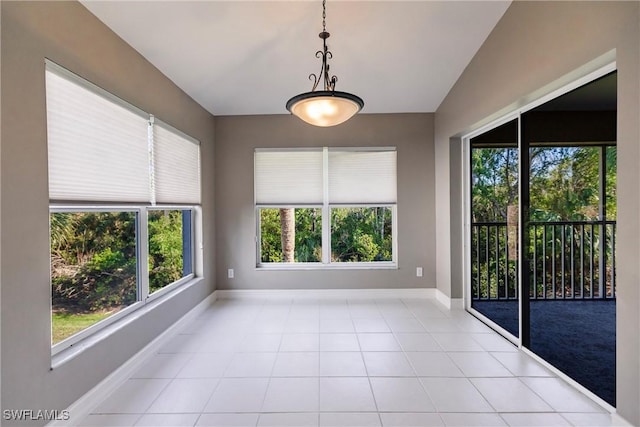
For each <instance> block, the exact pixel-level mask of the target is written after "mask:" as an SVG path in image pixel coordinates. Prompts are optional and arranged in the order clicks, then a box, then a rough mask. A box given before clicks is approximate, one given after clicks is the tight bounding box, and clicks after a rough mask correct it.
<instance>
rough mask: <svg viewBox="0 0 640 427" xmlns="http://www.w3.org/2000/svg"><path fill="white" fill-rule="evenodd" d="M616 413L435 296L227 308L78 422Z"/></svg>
mask: <svg viewBox="0 0 640 427" xmlns="http://www.w3.org/2000/svg"><path fill="white" fill-rule="evenodd" d="M611 423H612V421H611V416H610V415H609V413H607V412H606V411H605V410H604V409H602V408H601V407H599V406H598V405H596V404H595V403H594V402H593V401H591V400H590V399H588V398H586V397H585V396H583V395H582V394H580V393H578V392H577V391H575V390H574V389H573V388H571V387H570V386H568V385H566V384H565V383H564V382H563V381H562V380H560V379H559V378H557V377H555V376H554V375H553V374H552V373H550V372H549V371H548V370H546V369H545V368H544V367H542V366H541V365H539V364H538V363H536V362H535V361H533V360H532V359H531V358H529V357H528V356H527V355H525V354H523V353H522V352H520V351H519V350H518V349H517V348H516V347H514V346H513V345H511V344H510V343H509V342H507V341H506V340H504V339H503V338H502V337H500V336H499V335H497V334H496V333H494V332H493V331H492V330H490V329H489V328H487V327H486V326H485V325H483V324H482V323H481V322H479V321H477V320H476V319H475V318H473V317H472V316H470V315H469V314H468V313H465V312H463V311H457V310H456V311H448V310H446V309H443V308H442V307H441V306H440V305H438V304H437V303H436V302H434V301H432V300H424V299H408V300H399V299H376V300H308V299H306V300H305V299H300V300H221V301H217V302H216V303H215V304H214V305H213V306H212V307H211V308H210V309H209V310H208V311H207V312H206V313H204V314H203V315H201V316H200V317H199V318H198V319H196V320H194V321H193V322H192V323H191V324H190V325H188V326H187V327H186V328H185V329H184V330H183V331H182V332H181V333H180V334H178V335H175V336H174V337H173V338H172V339H171V340H170V341H169V342H168V343H167V344H166V345H164V347H163V348H161V349H160V351H159V352H158V353H157V354H155V355H154V356H153V357H151V358H150V359H149V360H147V361H146V363H145V364H144V365H143V366H142V367H141V368H140V369H139V370H138V371H137V372H136V373H135V374H134V375H132V376H131V378H130V379H128V380H127V381H126V382H125V383H124V384H123V385H122V386H121V387H120V388H119V389H118V390H116V391H115V392H114V393H113V394H112V395H111V396H110V397H108V398H107V399H106V400H105V401H104V402H102V403H101V404H100V405H99V406H98V407H96V408H95V409H94V410H93V411H92V413H91V414H90V415H89V416H88V417H87V418H85V419H84V420H83V421H82V422H81V423H80V425H84V426H385V427H386V426H507V425H508V426H572V425H573V426H609V425H611Z"/></svg>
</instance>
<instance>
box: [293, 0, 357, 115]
mask: <svg viewBox="0 0 640 427" xmlns="http://www.w3.org/2000/svg"><path fill="white" fill-rule="evenodd" d="M326 17H327V12H326V0H323V1H322V32H321V33H320V34H319V35H318V37H320V38H321V39H322V47H323V49H322V50H319V51H317V52H316V58H322V68H321V69H320V74H318V75H316V74H310V75H309V80H313V87H312V88H311V92H305V93H301V94H300V95H296V96H294V97H293V98H291V99H290V100H289V101H287V110H289V111H290V112H291V113H292V114H293V115H295V116H297V117H299V118H300V119H301V120H304V121H305V122H307V123H309V124H312V125H314V126H322V127H328V126H335V125H339V124H340V123H343V122H345V121H347V120H349V119H350V118H351V117H352V116H353V115H354V114H356V113H357V112H358V111H360V110H361V109H362V107H364V101H363V100H362V98H360V97H359V96H356V95H353V94H351V93H347V92H339V91H336V90H335V89H336V82H337V81H338V78H337V77H336V76H331V77H329V63H328V60H329V59H331V58H332V57H333V54H332V53H331V52H330V51H329V50H328V49H327V39H328V38H329V36H330V34H329V33H328V32H327V26H326ZM321 81H322V82H323V83H324V90H316V89H317V88H318V84H319V83H320V82H321Z"/></svg>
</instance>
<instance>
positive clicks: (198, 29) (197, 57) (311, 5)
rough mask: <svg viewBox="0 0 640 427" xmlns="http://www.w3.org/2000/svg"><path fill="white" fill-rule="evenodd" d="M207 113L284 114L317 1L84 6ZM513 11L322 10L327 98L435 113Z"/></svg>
mask: <svg viewBox="0 0 640 427" xmlns="http://www.w3.org/2000/svg"><path fill="white" fill-rule="evenodd" d="M83 4H84V6H86V7H87V9H89V10H90V11H91V12H92V13H93V14H94V15H96V16H97V17H98V18H99V19H100V20H101V21H102V22H104V23H105V24H106V25H107V26H109V27H110V28H111V29H112V30H113V31H114V32H115V33H117V34H118V35H119V36H120V37H122V38H123V39H124V40H125V41H126V42H127V43H129V44H130V45H131V46H132V47H133V48H134V49H136V50H137V51H138V52H140V54H142V55H143V56H144V57H145V58H146V59H148V60H149V61H150V62H151V63H152V64H154V65H155V66H156V67H157V68H158V69H159V70H160V71H162V72H163V73H164V74H165V75H167V76H168V77H169V78H170V79H171V80H173V82H175V83H176V84H177V85H178V86H179V87H180V88H182V89H183V90H184V91H185V92H186V93H188V94H189V95H190V96H191V97H193V98H194V99H195V100H196V101H197V102H199V103H200V104H201V105H202V106H203V107H204V108H206V109H207V110H208V111H210V112H211V113H212V114H214V115H246V114H286V113H287V111H286V110H285V102H286V101H287V99H289V98H290V97H291V96H293V95H296V94H298V93H300V92H307V91H310V90H311V84H312V83H311V82H310V81H309V80H308V79H307V77H308V76H309V74H311V73H316V74H317V73H318V72H319V70H320V64H321V63H320V60H319V59H317V58H316V57H315V53H316V51H317V50H319V49H320V48H321V47H322V41H321V40H320V38H318V33H319V32H320V31H321V30H322V3H321V1H320V0H317V1H301V0H298V1H93V0H85V1H83ZM509 4H510V1H328V2H327V31H329V32H330V33H331V37H330V38H329V40H328V44H329V49H330V50H331V51H332V52H333V59H332V60H330V66H331V70H330V71H331V73H332V74H335V75H337V77H338V84H337V86H336V90H342V91H347V92H351V93H355V94H357V95H359V96H361V97H362V98H363V99H364V101H365V107H364V109H363V112H364V113H402V112H433V111H435V110H436V109H437V108H438V106H439V105H440V103H441V102H442V100H443V99H444V97H445V96H446V94H447V92H448V91H449V90H450V88H451V87H452V86H453V84H454V83H455V81H456V80H457V79H458V77H459V76H460V74H461V73H462V72H463V70H464V69H465V67H466V66H467V64H468V63H469V62H470V61H471V59H472V58H473V56H474V55H475V53H476V52H477V50H478V49H479V48H480V46H481V45H482V43H483V42H484V40H485V39H486V38H487V36H488V35H489V33H490V32H491V30H492V29H493V27H494V26H495V25H496V23H497V22H498V21H499V20H500V18H501V17H502V15H503V13H504V12H505V10H506V9H507V8H508V6H509Z"/></svg>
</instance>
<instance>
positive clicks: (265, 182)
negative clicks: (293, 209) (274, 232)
mask: <svg viewBox="0 0 640 427" xmlns="http://www.w3.org/2000/svg"><path fill="white" fill-rule="evenodd" d="M254 171H255V175H254V183H255V197H256V203H257V204H259V205H269V204H274V205H286V204H322V202H323V178H322V173H323V172H322V150H320V149H318V150H313V151H310V150H297V151H275V150H274V151H267V150H265V151H262V150H259V151H256V153H255V167H254Z"/></svg>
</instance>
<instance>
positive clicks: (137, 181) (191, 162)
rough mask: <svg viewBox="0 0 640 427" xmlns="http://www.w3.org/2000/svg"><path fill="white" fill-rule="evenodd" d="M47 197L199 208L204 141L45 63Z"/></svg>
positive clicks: (64, 200)
mask: <svg viewBox="0 0 640 427" xmlns="http://www.w3.org/2000/svg"><path fill="white" fill-rule="evenodd" d="M45 74H46V98H47V133H48V135H47V140H48V141H47V142H48V155H49V157H48V158H49V199H50V200H52V201H55V202H73V201H84V202H96V203H100V202H103V203H104V202H106V203H113V202H126V203H150V204H155V203H163V204H171V203H173V204H200V193H201V190H200V186H201V182H200V143H199V142H198V141H197V140H195V139H193V138H190V137H188V136H186V135H185V134H183V133H182V132H180V131H178V130H176V129H174V128H173V127H171V126H169V125H167V124H165V123H163V122H161V121H159V120H157V119H154V118H153V116H152V115H150V114H148V113H145V112H144V111H142V110H139V109H137V108H136V107H134V106H132V105H129V104H127V103H126V102H124V101H122V100H121V99H119V98H116V97H115V96H113V95H111V94H109V93H108V92H106V91H104V90H103V89H101V88H99V87H97V86H95V85H93V84H91V83H89V82H87V81H86V80H84V79H82V78H80V77H78V76H76V75H75V74H73V73H71V72H69V71H67V70H65V69H63V68H62V67H60V66H58V65H56V64H54V63H51V62H49V61H47V64H46V73H45Z"/></svg>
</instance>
